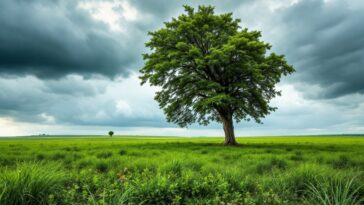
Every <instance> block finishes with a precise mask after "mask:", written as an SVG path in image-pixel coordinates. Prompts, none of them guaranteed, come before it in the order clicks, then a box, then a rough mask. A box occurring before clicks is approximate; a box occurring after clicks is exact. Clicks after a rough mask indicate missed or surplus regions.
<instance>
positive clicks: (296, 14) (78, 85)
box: [0, 0, 364, 136]
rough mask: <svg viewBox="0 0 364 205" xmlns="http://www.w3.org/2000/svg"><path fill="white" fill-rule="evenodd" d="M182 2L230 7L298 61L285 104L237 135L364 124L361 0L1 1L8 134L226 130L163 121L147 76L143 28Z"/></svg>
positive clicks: (358, 128)
mask: <svg viewBox="0 0 364 205" xmlns="http://www.w3.org/2000/svg"><path fill="white" fill-rule="evenodd" d="M182 4H188V5H191V6H194V7H196V6H198V5H200V4H205V5H214V6H215V8H216V12H217V13H226V12H233V13H234V17H236V18H240V19H241V20H242V22H241V26H242V27H247V28H249V29H251V30H261V31H262V34H263V38H262V39H263V40H265V41H268V42H270V43H271V44H272V45H273V48H272V50H273V51H275V52H277V53H279V54H285V55H286V58H287V60H288V62H289V63H290V64H292V65H293V66H294V67H295V69H296V71H297V72H296V73H294V74H293V75H291V76H288V77H286V78H284V79H283V81H282V82H281V83H280V84H279V85H278V86H279V88H280V89H281V90H282V96H281V97H279V98H277V99H275V100H274V101H273V102H272V104H273V105H276V106H277V107H278V110H277V111H276V112H274V113H273V114H271V115H270V116H268V117H267V118H265V119H264V120H263V122H264V124H262V125H260V124H259V125H257V124H255V123H253V122H249V123H248V122H243V123H239V124H237V125H235V128H236V132H237V135H241V136H243V135H291V134H295V135H299V134H329V133H364V117H363V116H364V26H363V22H364V2H363V1H362V0H341V1H340V0H245V1H236V0H227V1H219V0H215V1H214V0H210V1H179V0H168V1H165V0H153V1H151V0H119V1H100V0H89V1H86V0H85V1H73V0H54V1H46V0H1V1H0V136H10V135H11V136H13V135H33V134H39V133H47V134H105V133H106V131H108V130H114V131H115V132H116V134H133V135H181V136H196V135H200V136H201V135H203V136H207V135H209V136H218V135H223V131H222V128H221V125H219V124H216V123H212V124H211V125H209V126H207V127H202V126H198V125H191V126H190V127H189V128H188V129H181V128H178V127H177V126H175V125H173V124H169V123H167V122H166V121H165V118H164V115H163V112H162V111H161V110H160V109H159V107H158V104H157V103H156V102H155V101H154V100H153V96H154V92H155V91H156V90H157V88H154V87H149V86H147V85H144V86H140V82H139V79H138V70H139V69H140V68H141V67H142V65H143V60H142V57H141V54H142V53H145V52H147V50H146V48H145V46H144V43H145V42H147V41H148V36H147V32H148V31H153V30H156V29H158V28H161V27H162V26H163V22H165V21H169V20H170V19H171V18H172V17H175V16H178V15H179V14H181V13H182V12H183V8H182Z"/></svg>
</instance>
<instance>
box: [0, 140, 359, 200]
mask: <svg viewBox="0 0 364 205" xmlns="http://www.w3.org/2000/svg"><path fill="white" fill-rule="evenodd" d="M222 141H223V139H222V138H168V137H112V138H110V137H102V136H98V137H97V136H95V137H38V138H36V137H27V138H0V204H1V205H7V204H364V202H363V200H362V199H363V197H364V187H363V185H364V173H363V171H364V137H349V136H345V137H344V136H317V137H316V136H312V137H254V138H253V137H252V138H239V139H238V142H239V143H240V144H241V145H240V146H237V147H225V146H223V145H222V144H221V143H222Z"/></svg>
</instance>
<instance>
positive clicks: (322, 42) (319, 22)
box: [276, 0, 364, 98]
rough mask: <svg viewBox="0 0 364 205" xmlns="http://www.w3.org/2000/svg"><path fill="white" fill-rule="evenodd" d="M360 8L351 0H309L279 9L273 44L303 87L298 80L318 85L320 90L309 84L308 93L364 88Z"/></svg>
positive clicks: (332, 95)
mask: <svg viewBox="0 0 364 205" xmlns="http://www.w3.org/2000/svg"><path fill="white" fill-rule="evenodd" d="M363 11H364V9H363V6H361V7H360V6H358V5H356V4H355V1H327V2H324V1H314V0H307V1H300V2H298V3H297V4H295V5H293V6H292V7H289V8H287V9H285V10H282V12H280V13H279V15H278V18H277V21H276V25H279V26H278V27H279V30H280V31H281V32H280V34H281V36H280V38H278V39H277V40H276V41H277V44H276V45H278V49H279V51H282V53H285V54H287V58H288V60H289V61H290V62H291V63H292V64H293V65H294V66H295V68H296V70H297V73H296V74H295V76H294V77H293V78H292V79H293V80H294V81H296V82H300V83H301V86H300V88H301V89H304V87H305V86H302V84H306V87H308V88H309V87H310V86H312V85H317V86H319V87H321V88H322V89H321V92H319V93H312V92H311V93H310V92H309V89H307V92H308V93H307V96H310V97H314V98H336V97H340V96H344V95H349V94H355V93H361V94H363V93H364V81H363V76H364V27H363V26H361V24H362V22H363V20H364V12H363ZM314 91H317V90H314ZM322 91H323V92H322Z"/></svg>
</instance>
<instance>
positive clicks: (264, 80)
mask: <svg viewBox="0 0 364 205" xmlns="http://www.w3.org/2000/svg"><path fill="white" fill-rule="evenodd" d="M184 8H185V13H184V14H182V15H180V16H178V17H177V18H173V19H172V20H171V21H170V22H166V23H165V26H164V27H163V28H161V29H159V30H157V31H154V32H149V35H150V36H151V38H150V41H149V42H148V43H146V46H147V47H149V48H150V50H151V51H150V52H149V53H146V54H144V55H143V57H144V60H145V64H144V66H143V68H142V69H141V70H140V72H141V76H140V78H141V80H142V84H144V83H146V82H149V83H150V84H151V85H152V86H159V87H161V90H160V91H158V92H157V93H156V96H155V100H156V101H158V103H159V106H160V107H161V108H162V109H163V110H164V113H165V115H166V118H167V121H168V122H173V123H176V124H178V125H179V126H181V127H186V126H188V125H189V124H192V123H195V122H197V123H199V124H202V125H207V124H209V123H210V122H211V121H217V122H222V123H223V127H224V131H225V144H229V145H233V144H236V141H235V135H234V128H233V121H234V120H235V121H236V122H240V121H241V120H248V121H249V120H251V119H252V120H255V121H256V122H258V123H261V119H262V118H264V117H265V116H266V115H268V114H269V113H271V112H272V111H275V110H276V109H277V108H276V107H272V106H270V105H269V102H270V100H271V99H272V98H274V97H276V96H277V95H280V91H279V90H277V89H276V84H277V83H278V82H279V81H280V79H281V76H282V75H287V74H290V73H292V72H293V71H294V69H293V67H292V66H291V65H289V64H287V62H286V60H285V58H284V56H283V55H277V54H275V53H274V52H270V53H268V51H269V50H270V48H271V45H270V44H269V43H266V42H263V41H261V40H260V37H261V32H259V31H249V30H248V29H247V28H244V29H242V28H241V27H240V26H239V23H240V19H233V17H232V13H225V14H220V15H216V14H215V13H214V7H212V6H199V7H198V10H197V11H195V10H194V8H192V7H190V6H184Z"/></svg>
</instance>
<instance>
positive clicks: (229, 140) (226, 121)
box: [221, 114, 238, 145]
mask: <svg viewBox="0 0 364 205" xmlns="http://www.w3.org/2000/svg"><path fill="white" fill-rule="evenodd" d="M221 119H222V124H223V127H224V132H225V145H237V144H238V143H237V142H236V140H235V134H234V125H233V123H234V122H233V118H232V115H231V114H230V115H227V116H224V117H221Z"/></svg>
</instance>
